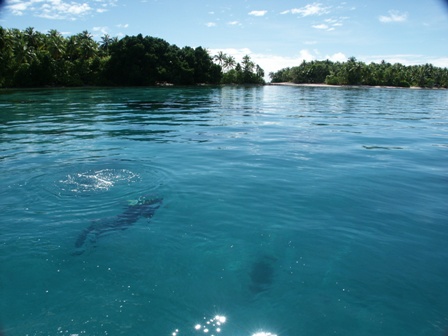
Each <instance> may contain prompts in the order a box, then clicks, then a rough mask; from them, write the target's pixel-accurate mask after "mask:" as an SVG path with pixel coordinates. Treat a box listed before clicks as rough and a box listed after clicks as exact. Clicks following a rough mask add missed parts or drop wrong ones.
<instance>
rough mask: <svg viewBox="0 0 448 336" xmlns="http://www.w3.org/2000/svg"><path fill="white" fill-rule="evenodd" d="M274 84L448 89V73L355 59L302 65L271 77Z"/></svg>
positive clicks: (273, 74) (426, 65)
mask: <svg viewBox="0 0 448 336" xmlns="http://www.w3.org/2000/svg"><path fill="white" fill-rule="evenodd" d="M269 76H270V78H271V81H272V83H280V82H292V83H325V84H329V85H371V86H395V87H410V86H419V87H427V88H433V87H436V88H448V69H447V68H437V67H434V66H433V65H431V64H425V65H414V66H404V65H402V64H400V63H396V64H390V63H386V62H385V61H382V62H381V63H379V64H377V63H370V64H365V63H363V62H359V61H357V60H356V58H354V57H350V58H349V59H348V60H347V61H346V62H342V63H340V62H331V61H329V60H326V61H310V62H306V61H303V62H302V64H301V65H299V66H296V67H292V68H284V69H281V70H279V71H277V72H275V73H270V74H269Z"/></svg>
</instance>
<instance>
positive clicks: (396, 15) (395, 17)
mask: <svg viewBox="0 0 448 336" xmlns="http://www.w3.org/2000/svg"><path fill="white" fill-rule="evenodd" d="M388 13H389V15H387V16H386V15H381V16H379V17H378V20H380V22H383V23H390V22H404V21H406V20H407V19H408V14H407V13H401V12H399V11H395V10H390V11H389V12H388Z"/></svg>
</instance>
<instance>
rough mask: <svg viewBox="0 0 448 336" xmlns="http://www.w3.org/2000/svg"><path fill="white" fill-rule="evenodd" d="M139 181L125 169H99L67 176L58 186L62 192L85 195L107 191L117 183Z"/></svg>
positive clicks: (137, 175)
mask: <svg viewBox="0 0 448 336" xmlns="http://www.w3.org/2000/svg"><path fill="white" fill-rule="evenodd" d="M139 180H140V175H139V174H136V173H133V172H132V171H130V170H127V169H101V170H89V171H86V172H80V173H71V174H68V175H66V176H65V177H64V178H63V179H61V180H59V181H58V184H59V186H60V188H61V190H63V191H70V192H74V193H86V192H95V191H107V190H109V189H110V188H112V187H113V186H115V185H116V184H118V183H127V184H129V183H134V182H137V181H139Z"/></svg>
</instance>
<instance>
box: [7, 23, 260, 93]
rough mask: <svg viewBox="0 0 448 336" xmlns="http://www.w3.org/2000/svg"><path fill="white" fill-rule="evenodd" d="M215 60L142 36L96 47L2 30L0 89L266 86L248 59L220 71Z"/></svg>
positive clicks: (78, 38)
mask: <svg viewBox="0 0 448 336" xmlns="http://www.w3.org/2000/svg"><path fill="white" fill-rule="evenodd" d="M218 55H221V56H224V57H227V58H229V57H230V56H227V55H225V54H223V53H219V54H218ZM218 55H217V56H215V57H212V56H211V55H210V54H209V52H208V51H207V50H206V49H204V48H202V47H197V48H192V47H188V46H186V47H183V48H179V47H177V46H176V45H172V44H169V43H168V42H166V41H164V40H163V39H160V38H156V37H151V36H143V35H142V34H139V35H137V36H125V37H123V38H121V39H119V38H117V37H110V36H109V35H107V34H106V35H104V36H102V37H101V41H99V42H97V41H95V40H94V38H93V35H92V34H90V33H89V32H88V31H83V32H81V33H78V34H75V35H72V36H68V37H65V36H63V35H62V34H61V33H60V32H58V31H57V30H54V29H53V30H50V31H48V33H46V34H45V33H41V32H38V31H36V30H34V28H32V27H29V28H26V29H24V30H19V29H6V28H3V27H1V26H0V88H8V87H57V86H87V85H89V86H151V85H157V84H163V83H171V84H175V85H195V84H203V83H204V84H220V83H225V84H228V83H235V84H246V83H247V84H255V83H256V84H259V83H264V81H263V76H264V72H263V70H262V69H261V68H260V67H259V66H258V65H256V64H254V63H253V62H252V61H251V59H250V57H249V56H245V57H244V58H243V61H242V63H241V64H240V63H236V62H235V60H234V59H233V61H232V62H230V64H229V63H226V67H225V69H224V67H223V65H224V63H222V60H220V58H219V57H218ZM224 70H225V71H224Z"/></svg>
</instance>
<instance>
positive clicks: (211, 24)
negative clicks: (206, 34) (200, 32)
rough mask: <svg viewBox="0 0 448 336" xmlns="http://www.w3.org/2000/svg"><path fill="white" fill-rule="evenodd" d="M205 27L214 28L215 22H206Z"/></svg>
mask: <svg viewBox="0 0 448 336" xmlns="http://www.w3.org/2000/svg"><path fill="white" fill-rule="evenodd" d="M205 25H206V26H207V27H216V22H207V23H206V24H205Z"/></svg>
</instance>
